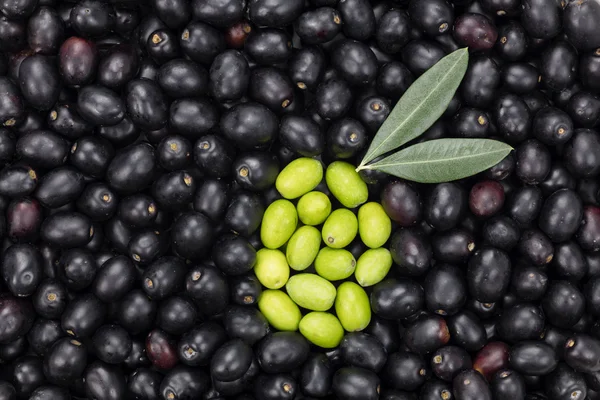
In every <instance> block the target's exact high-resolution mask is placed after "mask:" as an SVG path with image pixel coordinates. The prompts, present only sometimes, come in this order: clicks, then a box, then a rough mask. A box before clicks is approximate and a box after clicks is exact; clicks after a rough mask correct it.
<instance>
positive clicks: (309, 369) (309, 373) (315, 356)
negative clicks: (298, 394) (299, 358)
mask: <svg viewBox="0 0 600 400" xmlns="http://www.w3.org/2000/svg"><path fill="white" fill-rule="evenodd" d="M332 375H333V371H332V365H331V363H330V362H329V359H328V358H327V356H326V355H324V354H321V353H311V354H310V355H309V356H308V359H307V360H306V362H305V363H304V365H303V366H302V372H301V375H300V379H299V384H300V388H301V389H302V393H305V394H306V395H308V396H317V397H322V396H325V395H327V393H329V391H330V390H331V377H332Z"/></svg>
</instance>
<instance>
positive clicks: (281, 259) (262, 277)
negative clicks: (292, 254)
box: [254, 248, 290, 289]
mask: <svg viewBox="0 0 600 400" xmlns="http://www.w3.org/2000/svg"><path fill="white" fill-rule="evenodd" d="M254 273H255V274H256V277H257V278H258V280H259V281H260V283H261V284H262V285H263V286H264V287H266V288H267V289H279V288H281V287H283V286H284V285H285V284H286V283H287V281H288V279H289V278H290V267H288V263H287V260H286V258H285V255H284V254H283V253H282V252H281V251H279V250H271V249H266V248H264V249H260V250H258V251H257V252H256V264H254Z"/></svg>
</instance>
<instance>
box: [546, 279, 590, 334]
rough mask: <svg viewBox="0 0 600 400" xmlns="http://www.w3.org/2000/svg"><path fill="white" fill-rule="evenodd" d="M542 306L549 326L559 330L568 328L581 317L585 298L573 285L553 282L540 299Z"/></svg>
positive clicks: (566, 282)
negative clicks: (551, 325)
mask: <svg viewBox="0 0 600 400" xmlns="http://www.w3.org/2000/svg"><path fill="white" fill-rule="evenodd" d="M542 306H543V308H544V314H545V315H546V318H547V319H548V321H549V322H550V323H551V324H553V325H554V326H557V327H559V328H568V327H570V326H572V325H574V324H575V323H577V321H579V319H580V318H581V317H582V315H583V312H584V308H585V298H584V296H583V294H582V293H581V292H580V291H579V289H578V288H577V286H575V285H574V284H573V283H571V282H568V281H553V282H551V283H550V285H549V286H548V290H547V291H546V293H545V295H544V297H543V299H542Z"/></svg>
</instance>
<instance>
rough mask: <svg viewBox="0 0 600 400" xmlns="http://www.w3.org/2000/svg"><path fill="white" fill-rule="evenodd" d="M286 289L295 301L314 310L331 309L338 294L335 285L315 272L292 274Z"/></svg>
mask: <svg viewBox="0 0 600 400" xmlns="http://www.w3.org/2000/svg"><path fill="white" fill-rule="evenodd" d="M285 290H286V291H287V293H288V295H289V296H290V298H291V299H292V300H293V301H294V303H296V304H298V305H299V306H300V307H302V308H306V309H308V310H313V311H327V310H329V309H330V308H331V307H332V306H333V302H334V300H335V295H336V290H335V286H333V284H332V283H331V282H329V281H327V280H325V279H323V278H321V277H320V276H319V275H315V274H298V275H294V276H292V277H291V278H290V280H289V281H288V283H287V284H286V285H285Z"/></svg>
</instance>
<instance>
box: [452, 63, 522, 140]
mask: <svg viewBox="0 0 600 400" xmlns="http://www.w3.org/2000/svg"><path fill="white" fill-rule="evenodd" d="M500 82H501V76H500V68H499V67H498V65H497V64H496V62H495V61H494V60H493V59H491V58H490V57H488V56H486V55H478V56H474V57H473V59H472V60H471V62H470V63H469V67H468V68H467V72H466V74H465V77H464V79H463V81H462V82H461V86H460V88H459V91H460V93H461V95H462V98H463V99H464V102H465V103H466V104H467V105H469V106H471V107H487V106H489V105H491V104H492V103H493V102H494V100H496V99H497V96H496V89H497V88H498V86H499V85H500ZM524 112H525V111H522V110H521V109H520V108H519V114H521V113H524ZM498 128H500V127H498Z"/></svg>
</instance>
